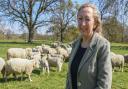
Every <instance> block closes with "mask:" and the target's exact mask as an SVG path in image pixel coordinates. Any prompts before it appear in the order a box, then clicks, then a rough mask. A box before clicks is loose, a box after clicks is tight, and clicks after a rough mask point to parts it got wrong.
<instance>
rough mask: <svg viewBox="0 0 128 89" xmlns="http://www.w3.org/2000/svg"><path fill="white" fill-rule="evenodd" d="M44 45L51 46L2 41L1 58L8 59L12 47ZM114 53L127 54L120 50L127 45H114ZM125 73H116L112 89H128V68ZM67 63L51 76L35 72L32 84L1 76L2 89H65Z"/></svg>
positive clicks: (53, 71)
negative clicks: (3, 78) (7, 53)
mask: <svg viewBox="0 0 128 89" xmlns="http://www.w3.org/2000/svg"><path fill="white" fill-rule="evenodd" d="M42 43H46V44H49V42H47V41H39V42H38V41H36V42H34V43H33V44H27V43H25V42H24V41H6V40H5V41H0V56H1V57H4V58H6V52H7V49H8V48H11V47H22V48H26V47H35V46H37V45H41V44H42ZM112 46H113V47H111V48H112V49H111V50H112V51H113V52H115V53H119V54H126V53H128V50H125V49H119V48H118V47H119V46H122V47H126V46H128V45H127V44H125V45H124V44H121V43H112ZM124 71H125V72H123V73H122V72H119V71H117V72H114V73H113V81H112V89H128V66H125V70H124ZM66 72H67V63H64V65H63V68H62V72H60V73H59V72H56V69H55V68H52V70H51V71H50V75H49V76H48V77H47V74H45V75H43V74H41V73H40V71H39V69H37V70H35V71H33V73H32V75H31V78H32V80H33V81H32V82H29V80H28V78H25V79H24V80H23V81H20V79H18V80H14V79H13V77H12V76H9V80H8V82H6V83H5V82H3V80H2V75H1V74H0V89H64V87H65V81H66Z"/></svg>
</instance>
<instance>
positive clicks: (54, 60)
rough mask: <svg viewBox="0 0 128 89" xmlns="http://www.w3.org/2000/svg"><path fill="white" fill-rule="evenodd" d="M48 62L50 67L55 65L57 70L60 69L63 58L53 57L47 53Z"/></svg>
mask: <svg viewBox="0 0 128 89" xmlns="http://www.w3.org/2000/svg"><path fill="white" fill-rule="evenodd" d="M48 63H49V66H50V67H51V66H52V67H57V69H58V71H59V72H60V71H61V68H62V65H63V59H62V58H61V57H59V56H58V57H55V56H51V55H50V54H48Z"/></svg>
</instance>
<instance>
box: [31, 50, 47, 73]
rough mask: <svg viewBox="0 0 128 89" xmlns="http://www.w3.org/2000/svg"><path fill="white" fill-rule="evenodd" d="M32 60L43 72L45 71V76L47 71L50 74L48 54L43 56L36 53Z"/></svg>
mask: <svg viewBox="0 0 128 89" xmlns="http://www.w3.org/2000/svg"><path fill="white" fill-rule="evenodd" d="M32 59H34V60H36V61H37V63H38V64H39V66H40V68H41V70H43V74H44V73H45V71H47V73H48V74H49V64H48V61H47V54H41V53H40V52H34V53H33V56H32Z"/></svg>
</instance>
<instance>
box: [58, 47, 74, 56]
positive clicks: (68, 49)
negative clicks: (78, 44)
mask: <svg viewBox="0 0 128 89" xmlns="http://www.w3.org/2000/svg"><path fill="white" fill-rule="evenodd" d="M60 46H61V47H62V48H64V49H65V50H67V52H68V54H69V55H70V53H71V51H72V47H71V46H70V45H69V44H61V45H60Z"/></svg>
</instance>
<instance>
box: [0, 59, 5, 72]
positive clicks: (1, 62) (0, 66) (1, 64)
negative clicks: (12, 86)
mask: <svg viewBox="0 0 128 89" xmlns="http://www.w3.org/2000/svg"><path fill="white" fill-rule="evenodd" d="M4 66H5V61H4V59H3V58H1V57H0V72H1V73H2V74H3V69H4Z"/></svg>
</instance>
